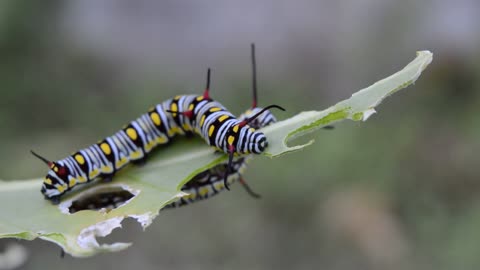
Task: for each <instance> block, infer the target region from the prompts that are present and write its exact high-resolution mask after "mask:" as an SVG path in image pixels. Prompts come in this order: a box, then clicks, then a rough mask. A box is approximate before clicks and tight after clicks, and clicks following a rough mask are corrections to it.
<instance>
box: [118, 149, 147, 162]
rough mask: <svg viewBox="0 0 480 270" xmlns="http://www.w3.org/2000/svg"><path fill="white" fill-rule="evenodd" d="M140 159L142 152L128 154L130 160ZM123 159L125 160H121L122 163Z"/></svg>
mask: <svg viewBox="0 0 480 270" xmlns="http://www.w3.org/2000/svg"><path fill="white" fill-rule="evenodd" d="M141 157H142V152H141V151H139V150H137V151H135V152H132V153H130V159H138V158H141ZM123 159H125V158H122V161H123ZM125 161H126V160H125ZM122 165H123V164H122Z"/></svg>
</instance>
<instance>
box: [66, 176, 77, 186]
mask: <svg viewBox="0 0 480 270" xmlns="http://www.w3.org/2000/svg"><path fill="white" fill-rule="evenodd" d="M76 183H77V181H76V180H75V178H71V179H70V181H69V182H68V186H69V187H73V186H75V184H76Z"/></svg>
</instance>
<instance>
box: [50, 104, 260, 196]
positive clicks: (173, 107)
mask: <svg viewBox="0 0 480 270" xmlns="http://www.w3.org/2000/svg"><path fill="white" fill-rule="evenodd" d="M176 112H178V113H176ZM183 112H190V114H189V115H186V114H185V113H183ZM192 133H196V134H198V135H200V137H202V138H203V139H204V140H205V141H206V142H207V144H209V145H210V146H213V147H215V148H217V149H218V150H221V151H223V152H225V153H228V152H229V151H231V149H230V148H229V147H233V149H234V151H235V153H238V154H249V153H255V154H258V153H261V152H263V151H264V149H265V147H266V146H267V141H266V137H265V135H264V134H263V133H261V132H258V131H255V129H254V128H252V127H250V126H248V125H241V120H238V119H236V118H235V117H234V115H233V114H231V113H230V112H229V111H228V110H227V109H226V108H225V107H224V106H223V105H221V104H220V103H219V102H217V101H214V100H212V99H210V98H208V96H207V97H205V96H196V95H183V96H176V97H175V98H173V99H169V100H167V101H165V102H163V103H161V104H158V105H157V106H155V107H154V108H152V109H150V110H149V111H148V113H146V114H144V115H142V116H140V117H139V118H138V119H136V120H134V121H132V122H130V123H129V124H128V125H126V126H125V127H124V128H122V129H121V130H120V131H118V132H117V133H115V134H114V135H112V136H110V137H107V138H105V139H104V140H102V141H100V142H98V143H96V144H94V145H92V146H90V147H87V148H85V149H82V150H79V151H78V152H76V153H74V154H73V155H71V156H69V157H67V158H65V159H62V160H59V161H56V162H50V163H49V164H50V165H49V166H50V170H49V172H48V174H47V176H46V177H45V180H44V183H43V186H42V193H43V194H44V195H45V197H46V198H47V199H50V200H52V202H57V201H58V199H59V197H60V196H61V195H62V194H64V193H65V192H67V191H68V190H70V189H72V188H73V187H75V186H76V185H78V184H81V183H86V182H89V181H92V180H94V179H96V178H98V177H103V178H111V177H112V176H113V175H114V174H115V172H117V171H118V170H120V169H122V168H123V167H125V166H126V165H127V164H129V163H130V162H135V161H138V162H140V161H142V160H144V159H145V158H146V156H147V154H148V153H150V152H151V151H152V150H153V149H154V148H155V147H157V146H158V145H163V144H167V143H168V142H169V141H170V140H171V139H172V138H174V137H175V136H177V135H185V134H192Z"/></svg>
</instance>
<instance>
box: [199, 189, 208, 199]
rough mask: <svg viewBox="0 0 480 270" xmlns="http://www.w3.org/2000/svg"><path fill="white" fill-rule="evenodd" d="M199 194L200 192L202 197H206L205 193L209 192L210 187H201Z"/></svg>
mask: <svg viewBox="0 0 480 270" xmlns="http://www.w3.org/2000/svg"><path fill="white" fill-rule="evenodd" d="M198 194H200V196H202V197H205V195H207V194H208V188H207V187H202V188H200V190H199V191H198Z"/></svg>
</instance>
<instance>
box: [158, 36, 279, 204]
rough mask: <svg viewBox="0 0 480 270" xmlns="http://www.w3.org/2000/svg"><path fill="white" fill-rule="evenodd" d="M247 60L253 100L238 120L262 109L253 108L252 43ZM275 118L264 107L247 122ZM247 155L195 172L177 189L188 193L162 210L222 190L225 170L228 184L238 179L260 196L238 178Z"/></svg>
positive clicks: (257, 126)
mask: <svg viewBox="0 0 480 270" xmlns="http://www.w3.org/2000/svg"><path fill="white" fill-rule="evenodd" d="M251 61H252V91H253V102H252V107H251V108H250V109H248V110H247V111H246V112H245V113H243V114H242V115H240V116H239V117H238V119H239V120H240V121H243V120H246V119H250V118H252V117H253V116H254V115H256V114H257V113H260V112H262V110H263V108H261V107H257V103H258V97H257V79H256V78H257V72H256V60H255V45H254V44H251ZM276 121H277V119H276V118H275V116H274V115H273V114H272V112H270V111H269V110H264V111H263V112H262V113H261V114H259V115H258V116H257V117H256V118H255V119H254V120H253V121H251V122H250V123H249V126H250V127H252V128H254V129H260V128H263V127H266V126H268V125H270V124H272V123H275V122H276ZM250 158H251V157H249V156H243V157H240V158H238V159H236V160H234V161H233V162H232V165H231V166H230V168H228V163H221V164H218V165H216V166H214V167H212V168H210V169H207V170H205V171H203V172H201V173H199V174H197V175H195V176H194V177H193V178H192V179H191V180H190V181H188V182H187V183H186V184H184V185H183V186H182V188H181V190H182V191H183V192H185V193H187V194H188V195H186V196H185V197H183V198H180V199H179V200H177V201H175V202H171V203H169V204H167V205H166V206H165V207H164V208H162V209H170V208H176V207H181V206H185V205H189V204H191V203H194V202H197V201H201V200H205V199H208V198H211V197H213V196H215V195H217V194H219V193H220V192H222V191H223V190H225V189H226V187H225V185H224V179H225V176H224V175H225V173H227V183H228V184H229V185H231V184H232V183H234V182H236V181H239V182H240V184H241V185H242V187H244V188H245V190H246V191H247V193H248V194H250V195H251V196H252V197H254V198H260V195H258V194H257V193H255V192H254V191H253V190H252V189H251V188H250V186H249V185H248V184H247V182H246V181H245V179H244V178H243V177H242V173H243V171H244V170H245V169H246V166H247V165H246V164H247V161H248V160H249V159H250Z"/></svg>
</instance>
